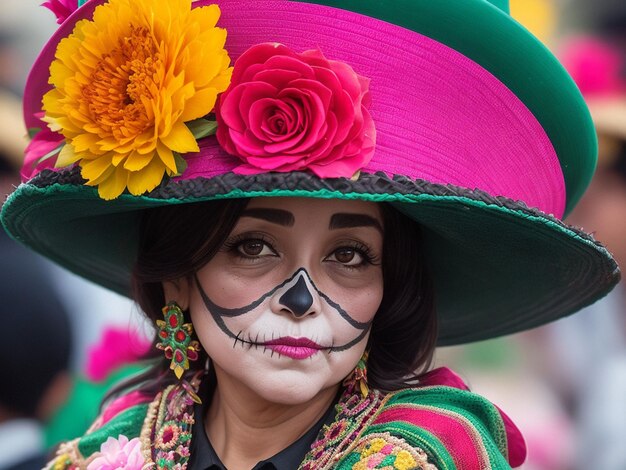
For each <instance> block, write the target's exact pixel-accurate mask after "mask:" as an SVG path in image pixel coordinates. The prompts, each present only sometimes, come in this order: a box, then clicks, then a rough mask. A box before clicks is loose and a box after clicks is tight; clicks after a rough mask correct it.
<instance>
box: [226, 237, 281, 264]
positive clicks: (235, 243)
mask: <svg viewBox="0 0 626 470" xmlns="http://www.w3.org/2000/svg"><path fill="white" fill-rule="evenodd" d="M245 242H261V243H263V245H265V246H267V247H268V248H269V249H270V250H271V251H272V252H273V253H274V254H275V255H277V253H276V250H275V249H274V246H273V245H272V242H271V241H270V240H268V238H267V237H266V236H265V235H264V234H262V233H258V234H257V233H243V234H241V235H237V236H235V237H233V238H231V239H229V240H226V241H225V242H224V248H225V251H227V252H229V253H231V254H232V255H233V256H236V257H237V258H241V259H244V260H255V259H258V256H249V255H245V254H244V253H242V252H241V251H240V250H239V247H240V246H241V245H243V244H244V243H245Z"/></svg>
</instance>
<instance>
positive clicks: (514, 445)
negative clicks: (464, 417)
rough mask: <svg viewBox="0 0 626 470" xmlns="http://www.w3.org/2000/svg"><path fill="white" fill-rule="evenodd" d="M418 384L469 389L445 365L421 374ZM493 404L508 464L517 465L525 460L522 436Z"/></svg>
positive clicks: (514, 466)
mask: <svg viewBox="0 0 626 470" xmlns="http://www.w3.org/2000/svg"><path fill="white" fill-rule="evenodd" d="M420 386H422V387H428V386H446V387H453V388H458V389H459V390H468V391H469V387H468V386H467V384H466V383H465V382H464V381H463V379H462V378H461V377H460V376H459V375H457V374H456V373H454V372H453V371H452V370H450V369H448V368H447V367H439V368H437V369H433V370H431V371H429V372H427V373H426V374H424V375H422V376H421V377H420ZM494 406H495V408H496V409H497V410H498V413H500V417H501V418H502V421H503V423H504V429H505V431H506V444H507V451H508V460H509V464H511V467H513V468H516V467H519V466H520V465H522V464H523V463H524V461H525V460H526V454H527V449H526V441H525V440H524V436H523V435H522V432H521V431H520V430H519V428H518V427H517V426H516V425H515V423H514V422H513V420H512V419H511V418H509V416H508V415H507V414H506V413H505V412H504V411H502V410H501V409H500V408H498V407H497V406H496V405H494Z"/></svg>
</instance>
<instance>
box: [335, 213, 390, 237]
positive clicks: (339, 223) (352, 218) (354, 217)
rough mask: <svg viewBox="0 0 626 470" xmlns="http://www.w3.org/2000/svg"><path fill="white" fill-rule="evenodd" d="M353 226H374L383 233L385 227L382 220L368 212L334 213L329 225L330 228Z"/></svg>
mask: <svg viewBox="0 0 626 470" xmlns="http://www.w3.org/2000/svg"><path fill="white" fill-rule="evenodd" d="M352 227H374V228H375V229H376V230H378V231H379V232H380V233H383V227H382V226H381V225H380V222H379V221H378V220H376V219H375V218H374V217H372V216H370V215H366V214H349V213H346V214H342V213H340V214H333V215H332V217H331V218H330V224H329V225H328V228H329V229H339V228H352Z"/></svg>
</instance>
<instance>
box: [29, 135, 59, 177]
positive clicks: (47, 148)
mask: <svg viewBox="0 0 626 470" xmlns="http://www.w3.org/2000/svg"><path fill="white" fill-rule="evenodd" d="M64 140H65V138H64V137H63V135H61V134H59V133H58V132H52V131H51V130H50V129H48V128H47V127H44V128H43V129H41V130H40V131H39V132H37V134H35V137H34V138H33V140H31V141H30V143H29V144H28V146H27V147H26V150H25V152H24V165H23V166H22V171H21V173H20V174H21V177H22V181H27V180H29V179H31V178H32V177H33V176H35V175H36V174H37V173H39V172H40V171H41V170H43V169H45V168H54V164H55V162H56V160H57V159H56V155H53V156H50V158H46V159H45V160H42V161H39V160H41V158H43V157H44V156H46V155H48V154H49V153H50V152H52V151H53V150H55V149H57V148H58V147H59V146H60V145H62V144H63V141H64Z"/></svg>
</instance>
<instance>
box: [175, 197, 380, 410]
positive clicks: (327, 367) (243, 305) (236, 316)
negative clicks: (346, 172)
mask: <svg viewBox="0 0 626 470" xmlns="http://www.w3.org/2000/svg"><path fill="white" fill-rule="evenodd" d="M246 211H247V212H244V215H242V217H241V218H240V219H239V221H238V222H237V225H236V226H235V227H234V229H233V231H232V233H231V234H230V235H229V237H228V239H227V240H226V242H225V243H224V246H223V247H222V249H220V251H219V252H218V253H217V254H216V255H215V256H214V258H213V259H211V260H210V261H209V262H208V263H207V264H206V265H205V266H204V267H202V268H201V269H200V270H199V271H198V272H197V273H196V275H195V277H194V279H192V284H191V286H190V289H189V299H188V305H189V311H190V314H191V319H192V322H193V324H194V329H195V331H196V333H197V335H198V339H199V340H200V342H201V344H202V346H203V348H204V350H205V351H206V352H207V354H208V355H209V356H210V357H211V359H212V362H213V364H214V367H215V371H216V373H217V376H218V387H220V383H222V384H225V383H226V384H237V386H244V387H247V388H248V389H250V390H252V391H253V392H254V393H255V394H256V395H258V396H259V397H262V398H264V399H265V400H268V401H271V402H275V403H283V404H289V403H291V404H295V403H306V402H307V400H309V399H311V398H312V397H314V396H315V395H316V394H319V393H320V392H321V391H322V390H326V389H328V388H329V387H337V386H338V385H339V384H340V383H341V382H342V381H343V380H344V379H345V377H346V376H347V375H348V374H350V372H351V371H352V370H353V369H354V367H355V365H356V364H357V362H358V361H359V359H360V357H361V355H362V354H363V351H364V350H365V347H366V345H367V340H368V338H369V333H370V329H371V328H370V327H371V324H372V321H373V319H374V315H375V314H376V311H377V310H378V307H379V305H380V302H381V300H382V294H383V292H382V291H383V282H382V268H381V259H382V242H383V234H382V229H381V227H382V218H381V215H380V211H379V208H378V206H377V205H376V204H375V203H370V202H364V201H333V203H332V204H328V202H327V201H324V200H313V199H300V198H257V199H252V200H251V201H250V204H249V205H248V207H247V208H246ZM173 300H175V299H173ZM225 393H228V391H226V392H225Z"/></svg>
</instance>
